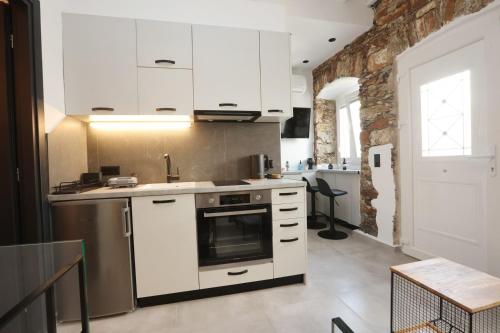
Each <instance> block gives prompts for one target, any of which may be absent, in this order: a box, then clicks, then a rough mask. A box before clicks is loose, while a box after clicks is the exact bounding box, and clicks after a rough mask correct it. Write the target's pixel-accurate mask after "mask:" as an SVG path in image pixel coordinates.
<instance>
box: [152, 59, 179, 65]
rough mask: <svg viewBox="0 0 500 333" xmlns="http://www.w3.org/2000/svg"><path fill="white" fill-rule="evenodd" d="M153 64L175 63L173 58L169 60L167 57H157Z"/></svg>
mask: <svg viewBox="0 0 500 333" xmlns="http://www.w3.org/2000/svg"><path fill="white" fill-rule="evenodd" d="M155 64H171V65H175V61H174V60H169V59H158V60H155Z"/></svg>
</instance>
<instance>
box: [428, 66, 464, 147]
mask: <svg viewBox="0 0 500 333" xmlns="http://www.w3.org/2000/svg"><path fill="white" fill-rule="evenodd" d="M420 107H421V114H422V156H424V157H431V156H433V157H436V156H467V155H471V149H472V148H471V147H472V142H471V141H472V139H471V128H472V123H471V81H470V71H465V72H462V73H458V74H454V75H451V76H448V77H445V78H443V79H440V80H437V81H433V82H430V83H427V84H424V85H422V86H421V87H420Z"/></svg>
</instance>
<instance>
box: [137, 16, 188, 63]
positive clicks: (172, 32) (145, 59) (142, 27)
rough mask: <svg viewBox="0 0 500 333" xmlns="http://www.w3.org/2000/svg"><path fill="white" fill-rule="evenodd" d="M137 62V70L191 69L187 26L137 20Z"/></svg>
mask: <svg viewBox="0 0 500 333" xmlns="http://www.w3.org/2000/svg"><path fill="white" fill-rule="evenodd" d="M137 62H138V65H139V66H141V67H166V68H188V69H191V68H193V51H192V40H191V25H190V24H186V23H173V22H159V21H145V20H137Z"/></svg>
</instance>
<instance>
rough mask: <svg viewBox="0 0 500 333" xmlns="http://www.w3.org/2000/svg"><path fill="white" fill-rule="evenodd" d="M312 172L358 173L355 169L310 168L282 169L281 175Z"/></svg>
mask: <svg viewBox="0 0 500 333" xmlns="http://www.w3.org/2000/svg"><path fill="white" fill-rule="evenodd" d="M312 172H325V173H340V174H353V175H358V174H359V173H360V171H359V170H357V169H347V170H342V169H312V170H288V171H284V172H283V175H300V174H303V173H312Z"/></svg>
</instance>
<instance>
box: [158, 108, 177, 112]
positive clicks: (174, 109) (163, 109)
mask: <svg viewBox="0 0 500 333" xmlns="http://www.w3.org/2000/svg"><path fill="white" fill-rule="evenodd" d="M161 111H173V112H175V111H177V109H176V108H156V112H161Z"/></svg>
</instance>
